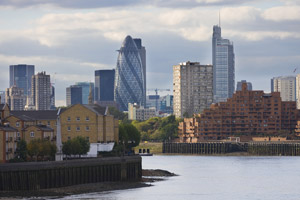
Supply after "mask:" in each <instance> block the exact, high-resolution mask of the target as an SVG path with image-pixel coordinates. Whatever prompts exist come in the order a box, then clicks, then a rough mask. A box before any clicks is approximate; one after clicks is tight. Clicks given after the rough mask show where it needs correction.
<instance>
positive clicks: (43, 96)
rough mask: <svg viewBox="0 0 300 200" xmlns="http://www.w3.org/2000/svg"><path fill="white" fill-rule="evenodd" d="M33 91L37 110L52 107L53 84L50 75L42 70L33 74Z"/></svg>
mask: <svg viewBox="0 0 300 200" xmlns="http://www.w3.org/2000/svg"><path fill="white" fill-rule="evenodd" d="M31 85H32V86H31V91H32V98H33V104H34V105H35V109H36V110H50V107H51V84H50V75H47V74H46V72H40V73H38V74H36V75H34V76H32V82H31Z"/></svg>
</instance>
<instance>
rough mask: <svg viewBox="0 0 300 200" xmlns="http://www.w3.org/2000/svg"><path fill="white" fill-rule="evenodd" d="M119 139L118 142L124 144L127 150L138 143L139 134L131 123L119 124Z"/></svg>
mask: <svg viewBox="0 0 300 200" xmlns="http://www.w3.org/2000/svg"><path fill="white" fill-rule="evenodd" d="M119 140H120V144H124V146H125V148H126V149H127V150H130V149H131V148H133V147H136V146H138V145H139V144H140V140H141V134H140V132H139V131H138V130H137V128H136V127H135V126H134V125H132V124H124V123H120V124H119Z"/></svg>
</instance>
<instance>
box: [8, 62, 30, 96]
mask: <svg viewBox="0 0 300 200" xmlns="http://www.w3.org/2000/svg"><path fill="white" fill-rule="evenodd" d="M33 75H34V65H25V64H20V65H10V66H9V87H12V86H14V85H15V86H17V87H18V88H23V91H24V95H25V96H27V95H28V96H30V95H31V80H32V76H33Z"/></svg>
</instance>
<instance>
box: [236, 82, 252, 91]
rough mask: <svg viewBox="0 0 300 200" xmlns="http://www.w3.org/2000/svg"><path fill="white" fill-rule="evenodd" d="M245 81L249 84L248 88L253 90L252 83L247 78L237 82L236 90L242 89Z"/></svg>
mask: <svg viewBox="0 0 300 200" xmlns="http://www.w3.org/2000/svg"><path fill="white" fill-rule="evenodd" d="M243 83H246V84H247V89H248V90H249V91H251V90H252V83H251V82H247V81H246V80H241V81H239V82H237V84H236V91H242V84H243Z"/></svg>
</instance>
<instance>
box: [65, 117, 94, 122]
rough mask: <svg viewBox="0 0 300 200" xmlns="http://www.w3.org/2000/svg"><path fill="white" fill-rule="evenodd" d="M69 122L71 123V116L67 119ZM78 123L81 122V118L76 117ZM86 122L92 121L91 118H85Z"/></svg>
mask: <svg viewBox="0 0 300 200" xmlns="http://www.w3.org/2000/svg"><path fill="white" fill-rule="evenodd" d="M67 121H71V117H70V116H68V117H67ZM76 121H80V117H76ZM85 121H90V117H89V116H86V117H85Z"/></svg>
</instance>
